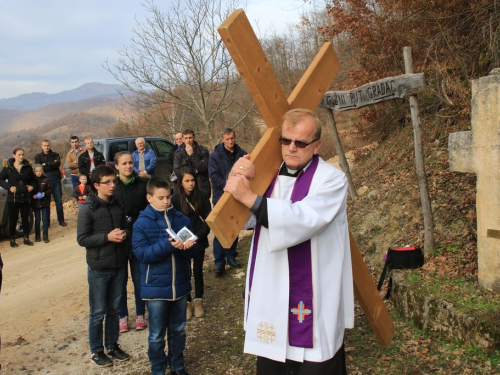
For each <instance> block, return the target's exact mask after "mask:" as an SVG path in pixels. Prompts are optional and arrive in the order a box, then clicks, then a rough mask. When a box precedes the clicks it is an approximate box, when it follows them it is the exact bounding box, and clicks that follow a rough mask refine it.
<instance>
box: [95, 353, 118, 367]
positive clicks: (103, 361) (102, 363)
mask: <svg viewBox="0 0 500 375" xmlns="http://www.w3.org/2000/svg"><path fill="white" fill-rule="evenodd" d="M92 361H94V363H95V364H96V365H97V366H99V367H108V366H112V365H113V362H112V361H111V359H110V358H109V357H108V356H107V355H106V354H104V352H97V353H94V355H93V356H92Z"/></svg>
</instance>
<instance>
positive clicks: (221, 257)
mask: <svg viewBox="0 0 500 375" xmlns="http://www.w3.org/2000/svg"><path fill="white" fill-rule="evenodd" d="M221 142H222V143H220V144H219V145H217V146H216V147H215V150H214V152H212V154H211V155H210V158H209V161H208V174H209V176H210V180H211V181H212V191H213V193H212V202H213V204H214V206H215V205H216V204H217V202H218V201H219V199H220V197H221V195H222V193H223V190H224V187H225V186H226V181H227V176H228V174H229V172H230V171H231V168H232V167H233V165H234V163H235V162H236V160H238V159H239V158H241V157H242V156H243V155H246V154H247V152H246V151H245V150H243V149H242V148H241V147H240V146H238V145H237V144H236V133H235V132H234V130H233V129H231V128H226V129H224V130H223V131H222V137H221ZM237 246H238V238H236V240H235V241H234V243H233V244H232V245H231V247H230V248H229V249H224V248H223V247H222V245H221V244H220V242H219V240H218V239H217V237H214V258H215V259H214V263H215V269H214V272H215V273H216V274H218V275H221V274H222V273H223V272H224V271H225V265H226V260H227V263H228V264H229V265H230V266H231V267H232V268H240V267H241V265H240V263H239V262H238V261H237V260H236V256H237V255H238V253H237V251H236V247H237Z"/></svg>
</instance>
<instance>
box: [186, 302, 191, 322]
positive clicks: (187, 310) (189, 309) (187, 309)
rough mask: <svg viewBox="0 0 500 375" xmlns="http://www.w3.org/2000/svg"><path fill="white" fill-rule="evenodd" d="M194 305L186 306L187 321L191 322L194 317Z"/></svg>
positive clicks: (189, 303)
mask: <svg viewBox="0 0 500 375" xmlns="http://www.w3.org/2000/svg"><path fill="white" fill-rule="evenodd" d="M192 308H193V304H192V303H191V302H188V303H187V304H186V320H191V318H192V317H193V312H192Z"/></svg>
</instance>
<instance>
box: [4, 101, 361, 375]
mask: <svg viewBox="0 0 500 375" xmlns="http://www.w3.org/2000/svg"><path fill="white" fill-rule="evenodd" d="M70 144H71V149H70V150H69V152H68V154H67V156H66V162H67V165H68V167H69V169H70V171H71V181H72V184H73V186H74V191H73V196H74V198H75V199H76V200H77V203H78V207H79V212H78V220H77V242H78V244H79V245H80V246H82V247H85V248H86V260H87V265H88V269H87V274H88V284H89V310H90V314H89V346H90V351H91V353H92V361H93V362H94V363H95V364H96V365H98V366H101V367H106V366H111V365H112V364H113V360H116V361H126V360H128V359H130V355H129V354H127V353H126V352H125V351H124V350H123V349H122V348H121V346H120V344H119V343H118V339H119V335H120V333H124V332H127V331H129V330H131V325H130V322H129V312H128V308H127V291H126V286H127V280H128V270H129V269H130V275H131V278H132V282H133V286H134V297H135V317H136V319H135V326H134V327H135V329H136V330H144V329H146V328H149V336H148V357H149V360H150V362H151V372H152V374H165V373H166V371H167V370H168V369H169V370H170V373H171V374H174V375H176V374H181V375H183V374H188V373H187V371H186V369H185V366H184V349H185V343H186V333H185V330H184V327H185V325H186V321H187V320H189V319H191V318H192V316H193V315H194V316H195V317H197V318H200V317H203V316H204V315H205V310H204V306H203V297H204V281H203V262H204V258H205V251H206V249H207V248H208V246H209V242H208V235H209V233H210V228H209V226H208V225H207V223H206V218H207V216H208V215H209V214H210V212H211V209H212V204H211V202H210V199H211V200H212V203H213V205H215V204H216V203H217V202H218V200H219V199H220V197H221V196H222V194H223V193H224V192H229V193H231V194H232V195H233V197H234V198H235V199H236V200H237V201H239V202H240V203H242V204H243V205H245V206H247V207H248V208H249V209H250V211H251V212H252V213H253V215H254V219H255V222H256V226H255V230H254V236H253V240H252V245H251V251H250V257H249V261H248V270H247V280H246V288H245V302H244V303H245V319H244V321H245V331H246V335H245V347H244V351H245V352H246V353H250V354H254V355H256V356H257V357H258V359H257V371H256V372H257V374H259V375H267V374H273V375H275V374H277V375H280V374H283V375H284V374H296V375H300V374H311V375H314V374H345V373H346V366H345V353H344V346H343V338H344V329H345V328H349V327H352V326H353V323H354V303H353V284H352V270H351V261H350V250H349V238H348V229H347V215H346V202H347V182H346V178H345V176H344V175H343V173H342V172H340V171H338V170H336V169H335V168H333V167H332V166H330V165H328V164H327V163H325V162H324V161H323V160H322V159H321V158H320V157H319V156H318V151H319V149H320V147H321V125H320V123H319V120H318V119H317V118H316V117H315V116H314V114H313V113H311V112H310V111H307V110H301V109H298V110H292V111H289V112H288V113H287V114H286V115H285V116H284V117H283V124H282V127H281V137H280V144H281V151H282V158H283V163H282V165H281V167H280V168H279V170H278V171H276V175H275V177H274V179H273V182H272V183H271V185H270V186H269V188H268V189H267V191H266V193H265V194H264V195H258V194H256V193H254V192H253V191H252V189H251V187H250V183H249V181H250V180H251V179H253V178H254V177H255V176H256V174H257V172H258V171H256V170H255V166H254V165H253V163H252V162H251V160H250V157H249V155H248V154H247V152H246V151H244V150H243V149H242V148H241V147H240V146H239V145H238V144H237V143H236V134H235V131H234V130H233V129H231V128H226V129H224V130H223V131H222V134H221V142H220V144H219V145H218V146H217V147H216V148H215V150H214V151H213V152H212V153H211V154H210V153H209V152H208V150H207V148H206V147H204V146H202V145H200V144H199V143H198V142H197V141H196V140H195V133H194V131H193V130H191V129H185V130H184V131H183V132H182V133H177V134H176V135H175V148H174V149H173V150H172V152H171V153H170V155H169V158H168V163H169V164H170V165H169V166H170V169H171V171H172V174H171V175H170V176H155V171H154V170H155V165H156V156H155V153H154V152H153V151H152V150H151V149H149V148H147V144H146V142H145V140H144V139H143V138H138V139H137V140H136V146H137V150H136V151H134V152H133V153H130V152H128V151H123V152H118V153H117V154H116V155H115V160H114V161H115V167H114V168H112V167H110V166H108V165H106V162H105V160H104V157H103V155H102V154H101V153H100V152H99V151H98V150H96V149H95V148H94V144H93V140H92V139H91V138H85V139H84V144H85V148H82V147H80V141H79V139H78V137H76V136H72V137H71V139H70ZM41 147H42V152H41V153H40V154H38V155H37V156H36V157H35V162H36V165H35V166H34V167H32V166H31V164H30V163H29V162H28V161H27V160H26V159H25V158H24V150H22V149H21V148H16V149H14V152H13V158H11V159H9V160H6V161H5V162H4V168H3V169H2V170H1V171H0V185H1V186H2V187H4V188H5V189H6V190H8V204H9V215H10V216H9V220H10V221H9V225H10V227H9V235H10V244H11V246H12V247H16V246H17V244H16V241H15V232H14V230H15V222H17V217H18V215H19V212H21V217H22V218H23V233H24V243H25V244H26V245H29V246H32V245H33V243H32V242H31V241H30V240H29V233H28V227H27V224H26V225H25V223H27V222H28V221H27V220H25V217H26V216H27V215H28V213H29V208H30V206H31V207H32V208H33V209H34V210H35V241H41V237H40V222H43V226H42V233H43V241H44V242H49V238H48V228H49V225H50V212H49V210H50V209H49V207H50V200H51V197H53V198H54V201H55V205H56V210H57V219H58V222H59V225H62V226H65V225H66V222H65V219H64V212H63V209H62V203H61V181H60V177H61V176H60V174H59V173H60V172H59V166H60V163H61V160H60V157H59V154H57V153H55V152H53V151H52V150H51V149H50V142H49V141H48V140H44V141H42V144H41ZM277 147H279V146H278V145H277ZM13 228H14V229H13ZM186 229H187V230H188V233H190V235H192V236H191V237H189V238H184V237H182V236H181V235H180V232H184V231H185V230H186ZM177 234H179V235H177ZM237 244H238V240H236V241H235V242H234V243H233V244H232V246H231V247H230V248H223V247H222V245H221V243H220V242H219V241H218V239H217V238H216V237H214V242H213V249H214V272H215V274H216V275H217V276H222V275H223V274H224V272H225V271H226V266H228V267H230V268H233V269H238V268H240V267H241V265H240V262H239V261H238V260H237V255H238V254H237V251H236V247H237ZM0 270H1V258H0ZM0 275H1V273H0ZM192 277H193V278H194V295H192V294H191V290H192V287H191V278H192ZM0 286H1V278H0ZM193 309H194V314H193ZM146 310H147V313H148V319H146ZM313 322H314V323H313ZM148 326H149V327H148ZM263 327H264V328H263ZM263 329H265V330H270V331H269V332H266V333H265V334H262V330H263ZM271 331H272V332H271ZM166 347H167V349H166ZM165 350H167V352H165Z"/></svg>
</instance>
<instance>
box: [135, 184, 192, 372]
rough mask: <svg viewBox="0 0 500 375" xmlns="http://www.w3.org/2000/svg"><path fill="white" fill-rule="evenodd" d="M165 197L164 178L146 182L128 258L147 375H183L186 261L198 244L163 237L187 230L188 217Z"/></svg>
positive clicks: (168, 193) (187, 283) (188, 279)
mask: <svg viewBox="0 0 500 375" xmlns="http://www.w3.org/2000/svg"><path fill="white" fill-rule="evenodd" d="M171 196H172V187H171V185H170V183H169V182H168V181H167V180H165V179H163V178H161V177H154V178H152V179H151V180H149V182H148V185H147V196H146V197H147V199H148V202H149V203H150V204H149V206H147V207H146V209H145V210H144V211H142V212H141V213H140V215H139V218H138V219H137V221H136V222H135V224H134V229H133V232H132V233H133V234H132V248H133V249H134V255H135V256H136V257H137V259H138V260H139V262H140V263H141V265H140V266H141V297H142V299H143V300H145V301H146V304H147V308H148V311H149V337H148V343H149V349H148V356H149V361H150V362H151V373H152V374H153V375H158V374H161V375H164V374H165V372H166V371H167V368H170V370H171V374H172V375H187V374H188V373H187V372H186V370H185V369H184V347H185V345H186V333H185V332H184V327H185V325H186V303H187V296H188V294H189V292H190V291H191V277H190V270H189V262H190V258H192V257H193V256H194V255H195V254H196V251H198V246H197V245H196V243H195V242H193V241H191V240H187V241H186V242H185V243H183V242H182V240H180V239H179V240H177V241H175V240H173V239H172V238H170V236H169V235H168V234H167V229H171V230H173V231H174V232H175V233H177V232H179V230H180V229H182V228H183V227H187V228H188V229H190V230H192V229H191V222H190V221H189V218H188V217H186V216H184V215H182V213H180V212H179V211H177V210H175V209H174V208H173V207H172V205H171V203H170V200H171ZM165 333H166V334H167V341H168V355H165Z"/></svg>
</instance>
